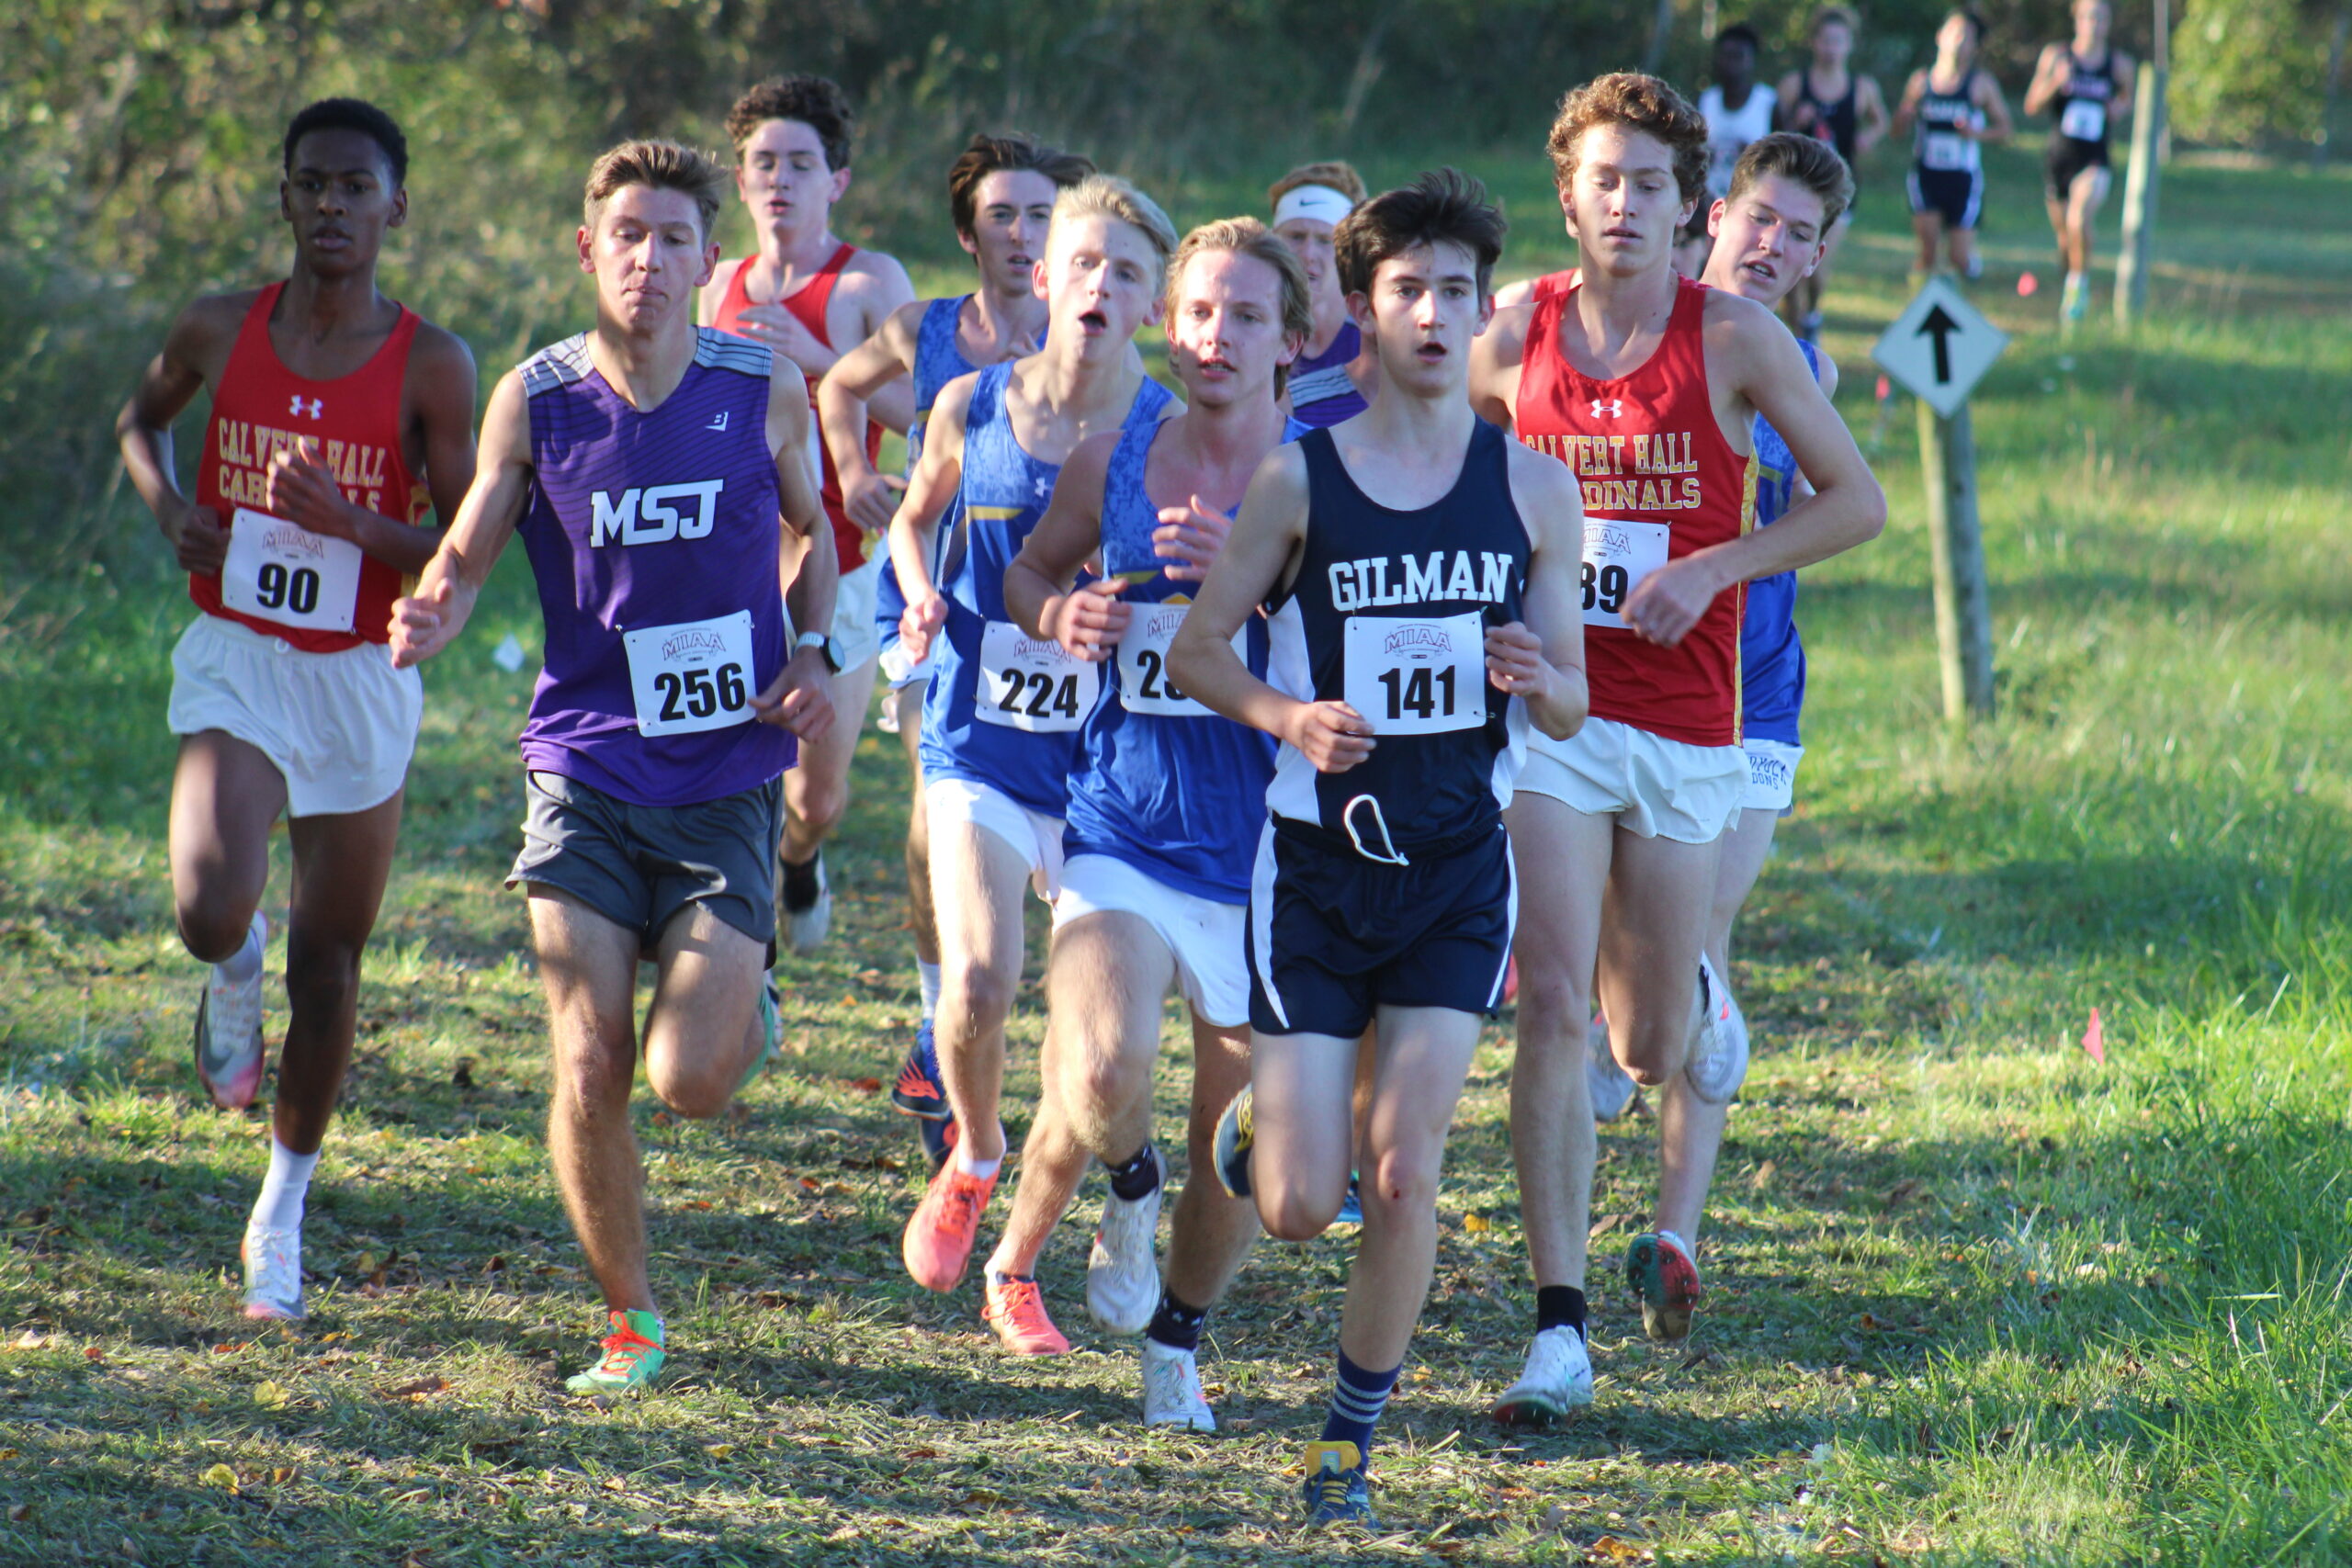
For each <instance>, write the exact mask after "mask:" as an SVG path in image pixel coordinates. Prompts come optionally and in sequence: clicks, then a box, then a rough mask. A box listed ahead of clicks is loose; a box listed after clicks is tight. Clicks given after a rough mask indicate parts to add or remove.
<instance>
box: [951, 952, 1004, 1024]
mask: <svg viewBox="0 0 2352 1568" xmlns="http://www.w3.org/2000/svg"><path fill="white" fill-rule="evenodd" d="M942 980H943V983H944V989H943V991H942V992H941V995H940V1011H941V1012H942V1013H943V1014H948V1013H953V1012H957V1011H960V1012H962V1013H964V1014H965V1015H967V1016H968V1017H970V1018H973V1019H977V1020H978V1021H979V1023H980V1024H981V1026H982V1027H984V1028H985V1027H990V1026H993V1025H994V1024H996V1023H999V1022H1001V1021H1003V1019H1004V1017H1005V1015H1006V1014H1008V1013H1010V1012H1011V1011H1012V985H1011V984H1010V983H1008V982H1007V981H1006V980H1005V979H1004V978H1003V977H1002V976H1000V975H998V974H997V972H996V971H995V970H994V969H991V968H990V967H989V965H988V964H987V963H986V962H984V961H982V960H980V959H972V960H969V961H967V962H964V963H951V964H946V965H945V966H944V974H943V976H942Z"/></svg>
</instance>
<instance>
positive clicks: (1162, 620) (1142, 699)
mask: <svg viewBox="0 0 2352 1568" xmlns="http://www.w3.org/2000/svg"><path fill="white" fill-rule="evenodd" d="M1192 607H1193V602H1192V600H1190V599H1188V598H1175V599H1163V600H1161V601H1160V602H1159V604H1137V605H1136V607H1135V612H1136V613H1135V615H1134V616H1133V617H1132V618H1131V619H1130V620H1129V621H1128V622H1127V630H1126V635H1125V636H1124V637H1120V638H1119V703H1120V705H1121V706H1123V707H1125V709H1126V710H1127V711H1128V712H1129V713H1148V714H1149V715H1151V716H1153V717H1154V718H1209V717H1213V716H1214V714H1213V713H1212V712H1211V710H1210V709H1208V708H1205V707H1204V706H1202V705H1200V704H1199V703H1197V702H1195V701H1193V699H1192V698H1191V697H1188V696H1186V695H1185V694H1183V693H1182V691H1179V690H1178V689H1177V686H1176V682H1175V681H1174V680H1173V679H1171V678H1170V675H1169V673H1168V645H1169V644H1170V643H1171V642H1173V641H1175V640H1176V633H1177V631H1178V630H1179V628H1181V627H1182V626H1183V624H1184V614H1185V612H1186V611H1188V610H1190V609H1191V608H1192ZM1249 636H1250V628H1249V627H1248V626H1244V627H1242V628H1241V629H1240V630H1239V631H1238V632H1236V633H1234V634H1233V651H1234V652H1235V653H1237V654H1238V655H1240V657H1241V661H1242V662H1243V663H1244V664H1247V663H1248V662H1249V661H1250V651H1249V642H1248V638H1249Z"/></svg>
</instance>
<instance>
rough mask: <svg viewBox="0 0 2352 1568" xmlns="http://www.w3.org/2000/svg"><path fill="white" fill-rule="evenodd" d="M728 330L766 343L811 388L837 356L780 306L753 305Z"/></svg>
mask: <svg viewBox="0 0 2352 1568" xmlns="http://www.w3.org/2000/svg"><path fill="white" fill-rule="evenodd" d="M731 330H732V331H733V332H734V333H735V335H736V336H738V337H747V338H750V339H751V340H752V342H753V343H759V344H766V345H767V346H768V347H770V348H772V349H774V350H775V352H776V353H778V354H781V355H784V356H785V357H786V359H789V360H791V361H792V363H794V364H795V365H797V366H798V367H800V373H801V374H802V375H803V376H806V377H808V378H809V384H810V385H811V386H812V387H813V386H814V385H815V384H816V381H817V378H819V377H820V376H822V375H823V374H824V373H825V372H826V371H828V370H831V368H832V367H833V361H834V360H835V359H836V358H837V357H839V356H838V355H835V354H834V353H833V351H832V350H831V349H830V348H827V347H826V346H825V345H824V344H821V343H819V342H818V341H817V334H816V333H812V332H810V331H809V329H808V328H807V327H805V326H803V325H802V324H801V321H800V318H799V317H797V316H796V315H794V314H793V313H792V312H791V311H790V310H786V309H785V308H784V307H783V306H781V305H754V306H752V307H751V308H750V309H749V310H745V311H744V312H743V313H742V314H741V315H740V316H738V317H736V318H735V325H734V327H733V328H732V329H731Z"/></svg>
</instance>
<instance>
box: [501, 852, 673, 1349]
mask: <svg viewBox="0 0 2352 1568" xmlns="http://www.w3.org/2000/svg"><path fill="white" fill-rule="evenodd" d="M530 907H531V938H532V946H533V949H534V951H535V952H536V953H537V957H538V962H539V978H540V980H541V982H542V983H543V984H544V985H545V986H546V987H547V994H548V1026H549V1032H550V1033H551V1035H552V1036H553V1047H554V1062H555V1091H554V1094H553V1096H552V1097H551V1100H550V1103H549V1106H548V1159H549V1161H550V1163H552V1164H553V1166H554V1167H555V1180H556V1187H557V1189H558V1190H560V1192H561V1193H562V1195H563V1207H564V1212H565V1213H568V1214H569V1215H571V1229H572V1233H573V1234H574V1235H577V1236H578V1237H579V1238H580V1249H581V1251H582V1253H583V1254H585V1255H586V1257H587V1259H588V1270H589V1272H590V1273H591V1274H593V1275H594V1276H595V1280H596V1285H597V1288H598V1289H599V1290H600V1291H602V1292H604V1297H605V1305H606V1306H608V1307H612V1308H616V1309H628V1310H635V1311H643V1312H651V1311H653V1310H654V1307H653V1287H652V1284H651V1282H650V1280H648V1279H647V1278H646V1272H645V1210H644V1202H643V1197H642V1193H643V1188H644V1180H645V1171H644V1167H643V1166H642V1164H640V1163H639V1159H638V1153H637V1134H636V1131H635V1129H634V1128H632V1127H631V1126H630V1124H629V1116H628V1099H629V1091H630V1089H632V1088H633V1087H634V1086H635V1083H636V1079H637V1028H636V1025H637V1016H636V1014H637V960H638V934H637V932H635V931H630V930H628V928H627V927H624V926H621V925H617V924H616V923H615V922H613V921H611V920H608V919H605V917H604V916H602V915H599V914H597V913H596V912H595V911H594V910H593V909H591V908H588V906H587V905H586V904H584V903H582V902H581V901H580V900H579V899H577V898H574V897H571V895H570V894H568V893H563V892H560V891H558V890H556V889H554V888H551V887H548V886H543V885H539V884H532V885H530ZM672 923H673V924H676V923H677V922H675V921H673V922H672Z"/></svg>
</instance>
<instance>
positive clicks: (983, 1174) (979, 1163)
mask: <svg viewBox="0 0 2352 1568" xmlns="http://www.w3.org/2000/svg"><path fill="white" fill-rule="evenodd" d="M1003 1164H1004V1156H1002V1155H999V1156H997V1157H996V1158H994V1159H974V1158H973V1157H972V1156H969V1155H967V1154H966V1153H965V1152H964V1145H962V1144H961V1143H958V1144H957V1145H956V1169H958V1170H960V1171H962V1172H963V1173H964V1174H965V1175H967V1176H977V1177H978V1178H979V1179H981V1180H983V1181H985V1180H987V1179H989V1177H991V1176H994V1175H995V1174H996V1173H997V1170H998V1168H1000V1167H1001V1166H1002V1165H1003Z"/></svg>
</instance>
